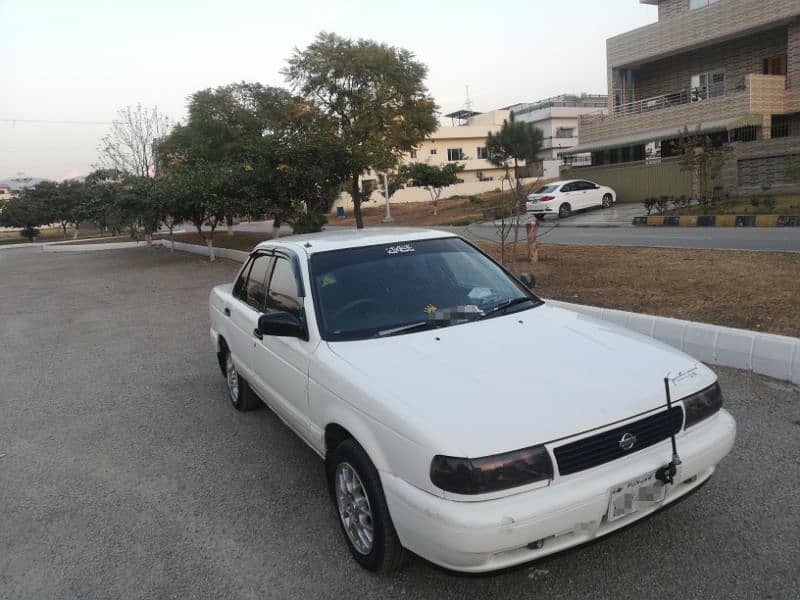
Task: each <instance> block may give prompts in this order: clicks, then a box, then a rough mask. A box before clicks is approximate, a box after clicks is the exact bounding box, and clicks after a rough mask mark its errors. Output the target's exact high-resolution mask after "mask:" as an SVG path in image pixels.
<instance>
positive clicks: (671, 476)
mask: <svg viewBox="0 0 800 600" xmlns="http://www.w3.org/2000/svg"><path fill="white" fill-rule="evenodd" d="M668 375H669V374H668ZM664 390H665V391H666V392H667V418H668V419H669V421H670V439H671V440H672V460H671V461H669V463H667V464H666V465H664V466H663V467H661V468H660V469H659V470H658V471H656V479H658V480H659V481H661V482H662V483H663V484H664V485H667V484H669V483H674V481H675V474H676V473H677V472H678V465H680V464H681V458H680V456H678V446H677V444H676V443H675V429H674V428H672V396H671V395H670V393H669V376H667V377H664Z"/></svg>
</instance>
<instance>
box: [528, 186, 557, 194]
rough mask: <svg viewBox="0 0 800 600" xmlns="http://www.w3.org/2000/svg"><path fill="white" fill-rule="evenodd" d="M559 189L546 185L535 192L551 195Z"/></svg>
mask: <svg viewBox="0 0 800 600" xmlns="http://www.w3.org/2000/svg"><path fill="white" fill-rule="evenodd" d="M557 189H558V185H544V186H542V187H540V188H539V189H538V190H536V191H535V192H533V193H534V194H549V193H551V192H555V191H556V190H557Z"/></svg>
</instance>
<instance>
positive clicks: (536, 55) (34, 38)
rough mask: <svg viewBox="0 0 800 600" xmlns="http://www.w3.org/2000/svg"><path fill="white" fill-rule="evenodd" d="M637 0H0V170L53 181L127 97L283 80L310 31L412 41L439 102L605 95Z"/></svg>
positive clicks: (73, 164)
mask: <svg viewBox="0 0 800 600" xmlns="http://www.w3.org/2000/svg"><path fill="white" fill-rule="evenodd" d="M656 18H657V11H656V9H655V7H652V6H645V5H641V4H639V2H638V0H523V1H522V2H516V3H493V2H487V1H485V0H484V1H483V2H479V1H473V0H459V1H457V2H450V1H442V0H424V1H420V0H404V1H402V2H383V1H382V0H372V1H366V0H364V1H362V0H337V1H335V2H332V1H331V2H322V1H311V0H291V1H289V0H283V1H281V2H275V1H273V0H261V1H256V0H253V1H251V0H226V1H211V0H186V1H184V0H160V1H152V0H136V1H129V0H116V1H109V0H104V1H101V0H71V1H69V0H0V90H2V92H1V93H0V179H2V178H5V177H9V176H14V175H16V173H18V172H24V173H25V174H26V175H29V176H35V177H46V178H52V179H57V180H60V179H63V178H65V177H73V176H76V175H85V174H86V173H88V172H89V171H90V170H91V168H92V165H93V164H94V163H96V161H97V146H98V143H99V140H100V138H101V137H102V136H103V134H104V133H106V131H107V130H108V126H107V125H102V124H101V125H94V124H53V123H23V122H17V123H10V122H8V121H6V119H28V120H54V121H100V122H103V121H105V122H107V121H110V120H111V119H113V118H114V116H115V114H116V111H117V110H118V109H119V108H121V107H124V106H126V105H135V104H136V103H137V102H141V103H142V104H144V105H145V106H153V105H157V106H158V107H159V109H160V110H161V111H163V112H165V113H166V114H168V115H169V116H170V117H172V118H173V119H176V120H177V119H182V118H183V117H184V115H185V105H186V98H187V96H189V94H191V93H192V92H194V91H196V90H200V89H204V88H207V87H213V86H218V85H224V84H227V83H231V82H235V81H242V80H244V81H259V82H261V83H264V84H267V85H284V81H283V78H282V77H281V75H280V70H281V68H282V67H283V65H284V61H285V59H286V58H287V57H288V56H289V55H290V53H291V52H292V49H293V48H294V47H295V46H298V47H304V46H306V45H307V44H308V43H309V42H311V41H312V40H313V38H314V36H315V35H316V34H317V33H318V32H319V31H321V30H325V31H333V32H335V33H338V34H339V35H342V36H346V37H365V38H371V39H374V40H377V41H382V42H387V43H389V44H392V45H396V46H402V47H404V48H407V49H409V50H411V51H413V52H414V53H415V54H416V56H417V58H418V59H419V60H421V61H422V62H424V63H425V64H427V65H428V69H429V72H428V88H429V90H430V91H431V93H432V95H433V97H434V98H435V99H436V102H437V104H439V106H440V107H441V111H442V113H446V112H450V111H452V110H456V109H459V108H461V107H462V105H463V103H464V97H465V86H467V85H469V91H470V97H471V99H472V103H473V108H474V109H475V110H480V111H486V110H492V109H494V108H500V107H502V106H507V105H509V104H514V103H517V102H530V101H534V100H539V99H542V98H546V97H548V96H553V95H557V94H560V93H579V92H588V93H605V92H606V86H607V84H606V80H605V39H606V38H607V37H610V36H612V35H616V34H618V33H622V32H624V31H628V30H630V29H634V28H636V27H640V26H642V25H645V24H647V23H651V22H653V21H655V20H656Z"/></svg>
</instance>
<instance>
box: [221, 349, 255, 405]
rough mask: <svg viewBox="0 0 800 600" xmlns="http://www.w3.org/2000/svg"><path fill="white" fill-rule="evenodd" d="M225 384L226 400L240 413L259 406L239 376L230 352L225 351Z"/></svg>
mask: <svg viewBox="0 0 800 600" xmlns="http://www.w3.org/2000/svg"><path fill="white" fill-rule="evenodd" d="M224 360H225V383H226V384H227V386H228V398H230V401H231V404H233V407H234V408H235V409H236V410H238V411H242V412H247V411H249V410H255V409H256V408H258V407H259V406H261V401H260V400H259V399H258V397H257V396H256V395H255V394H254V393H253V392H252V391H251V390H250V387H249V386H248V385H247V382H246V381H245V380H244V379H242V377H241V375H239V370H238V369H237V368H236V363H234V362H233V356H232V355H231V352H230V350H227V349H226V350H225V356H224Z"/></svg>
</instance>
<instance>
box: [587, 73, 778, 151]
mask: <svg viewBox="0 0 800 600" xmlns="http://www.w3.org/2000/svg"><path fill="white" fill-rule="evenodd" d="M786 109H787V106H786V77H784V76H781V75H756V74H751V75H747V76H746V77H744V78H742V79H741V80H739V81H734V82H727V88H726V89H724V90H717V91H716V93H715V91H714V90H711V91H709V90H708V89H705V88H703V89H697V88H695V89H685V90H678V91H676V92H674V93H670V94H665V95H663V96H656V97H653V98H645V99H642V100H637V101H635V102H631V103H629V104H623V105H620V106H617V107H615V109H614V112H613V113H612V114H610V115H582V116H581V117H580V121H579V128H578V131H579V134H580V145H579V146H578V147H577V148H576V149H578V150H581V151H586V152H588V151H591V148H590V149H584V147H585V146H593V145H597V144H598V143H601V142H609V141H614V140H623V139H624V140H625V141H626V142H627V144H636V143H643V142H644V141H650V140H652V139H661V138H663V137H666V136H670V135H674V134H676V133H677V132H678V131H679V130H681V129H683V128H684V127H689V129H693V128H694V127H696V126H698V125H701V124H704V125H707V126H709V127H711V126H713V127H716V128H724V127H729V128H733V127H736V126H737V121H738V122H739V124H741V125H745V124H751V125H752V124H760V123H761V120H760V119H761V116H762V115H772V114H782V113H785V112H786ZM634 138H641V139H634ZM608 147H611V146H608Z"/></svg>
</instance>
